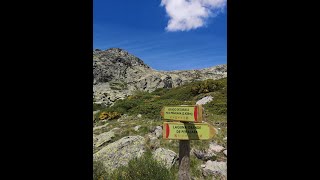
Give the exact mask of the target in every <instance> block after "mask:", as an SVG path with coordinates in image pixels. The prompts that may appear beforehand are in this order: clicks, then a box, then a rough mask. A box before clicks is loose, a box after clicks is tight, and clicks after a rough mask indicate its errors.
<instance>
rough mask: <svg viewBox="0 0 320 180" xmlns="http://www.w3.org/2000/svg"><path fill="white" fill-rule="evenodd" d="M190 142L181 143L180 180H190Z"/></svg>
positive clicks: (182, 141) (181, 141)
mask: <svg viewBox="0 0 320 180" xmlns="http://www.w3.org/2000/svg"><path fill="white" fill-rule="evenodd" d="M189 170H190V141H189V140H180V141H179V173H178V174H179V180H190V173H189Z"/></svg>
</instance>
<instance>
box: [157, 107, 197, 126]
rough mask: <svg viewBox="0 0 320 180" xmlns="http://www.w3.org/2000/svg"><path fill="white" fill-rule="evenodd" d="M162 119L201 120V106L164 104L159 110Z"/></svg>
mask: <svg viewBox="0 0 320 180" xmlns="http://www.w3.org/2000/svg"><path fill="white" fill-rule="evenodd" d="M160 114H161V116H162V118H163V119H167V120H176V121H184V122H202V106H201V105H196V106H164V107H163V108H162V110H161V112H160Z"/></svg>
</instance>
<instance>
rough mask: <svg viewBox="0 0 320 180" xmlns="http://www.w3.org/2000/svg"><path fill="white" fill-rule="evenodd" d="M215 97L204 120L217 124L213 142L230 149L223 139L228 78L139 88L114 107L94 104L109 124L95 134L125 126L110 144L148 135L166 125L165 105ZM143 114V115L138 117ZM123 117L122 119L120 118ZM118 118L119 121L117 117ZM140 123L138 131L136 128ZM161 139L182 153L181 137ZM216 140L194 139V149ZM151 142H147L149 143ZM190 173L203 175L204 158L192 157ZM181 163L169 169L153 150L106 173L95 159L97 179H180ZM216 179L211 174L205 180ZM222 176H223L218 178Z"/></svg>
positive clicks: (162, 143)
mask: <svg viewBox="0 0 320 180" xmlns="http://www.w3.org/2000/svg"><path fill="white" fill-rule="evenodd" d="M206 96H212V97H213V100H212V101H211V102H209V103H207V104H205V105H203V108H204V113H203V115H204V121H205V122H207V123H209V124H211V125H213V126H214V127H215V128H216V129H217V130H218V134H217V135H216V136H215V137H214V139H213V141H215V142H216V143H218V144H219V145H222V146H224V147H225V148H227V143H226V141H225V140H223V138H224V137H226V136H227V79H226V78H223V79H219V80H210V79H209V80H205V81H195V82H191V83H188V84H185V85H183V86H180V87H176V88H172V89H166V88H160V89H157V90H155V91H153V92H151V93H149V92H144V91H136V92H135V93H134V94H133V95H130V96H128V97H127V98H126V99H123V100H118V101H116V102H115V104H114V105H113V106H111V107H103V106H102V105H94V110H100V112H99V113H97V114H96V115H95V121H96V122H95V123H97V125H103V124H106V123H108V125H107V126H106V127H104V128H102V129H99V130H96V131H94V133H97V134H99V133H102V132H107V131H109V130H111V129H113V128H115V127H119V128H121V131H120V133H118V134H117V135H116V136H115V138H113V139H112V141H110V142H109V143H112V142H114V141H117V140H118V139H120V138H122V137H124V136H129V135H141V136H144V137H146V136H145V135H146V134H147V133H149V131H150V129H151V128H152V127H155V126H162V123H163V121H162V120H161V116H160V111H161V108H162V107H163V106H167V105H194V104H195V103H196V102H197V101H198V100H199V99H201V98H203V97H206ZM138 115H139V116H138ZM119 118H120V119H119ZM117 119H118V120H117ZM137 125H140V126H141V127H140V128H139V130H138V131H135V130H134V127H135V126H137ZM159 140H160V146H161V147H163V148H166V149H170V150H172V151H174V152H176V153H178V152H179V149H178V148H179V141H178V140H164V139H162V138H160V139H159ZM211 141H212V140H202V141H191V148H194V149H198V150H205V149H207V148H208V147H209V143H210V142H211ZM147 143H148V142H146V144H147ZM216 155H217V157H216V160H218V161H225V160H226V157H225V156H224V155H223V153H222V152H221V153H217V154H216ZM190 158H191V164H190V168H191V169H190V172H191V176H192V177H194V178H196V179H197V178H201V179H203V178H204V177H203V176H202V173H201V168H200V165H201V164H202V163H203V162H202V160H199V159H197V158H196V157H195V156H193V155H192V156H191V157H190ZM177 164H178V163H176V164H175V165H174V166H173V167H172V168H171V169H170V170H167V169H165V168H164V167H162V166H161V164H158V163H157V162H156V161H154V160H153V159H152V157H151V155H150V153H146V155H145V156H143V157H141V158H140V159H134V160H132V161H130V162H129V164H128V166H126V167H121V168H118V169H117V170H115V171H114V172H112V173H107V172H104V170H103V165H102V164H101V163H99V162H94V179H124V180H127V179H128V180H129V179H166V180H167V179H177V172H178V165H177ZM208 178H211V179H212V178H213V177H212V176H209V177H207V178H205V179H208ZM215 178H217V179H220V177H215Z"/></svg>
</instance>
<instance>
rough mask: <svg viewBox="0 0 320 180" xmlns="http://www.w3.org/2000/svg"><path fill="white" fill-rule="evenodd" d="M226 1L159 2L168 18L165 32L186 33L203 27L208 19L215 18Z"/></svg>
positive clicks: (188, 0) (177, 0)
mask: <svg viewBox="0 0 320 180" xmlns="http://www.w3.org/2000/svg"><path fill="white" fill-rule="evenodd" d="M226 1H227V0H161V6H164V7H165V9H166V12H167V14H168V16H169V18H170V19H169V22H168V25H167V27H166V30H167V31H188V30H191V29H196V28H199V27H202V26H204V25H205V23H206V20H207V19H208V18H209V17H214V16H216V15H217V14H218V13H219V12H221V11H222V10H223V9H224V7H225V6H226Z"/></svg>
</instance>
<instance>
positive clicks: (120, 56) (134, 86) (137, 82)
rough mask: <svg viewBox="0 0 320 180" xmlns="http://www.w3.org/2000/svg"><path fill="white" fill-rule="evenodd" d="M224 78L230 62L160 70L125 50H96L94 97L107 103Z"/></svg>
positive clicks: (97, 100)
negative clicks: (193, 68)
mask: <svg viewBox="0 0 320 180" xmlns="http://www.w3.org/2000/svg"><path fill="white" fill-rule="evenodd" d="M224 77H227V66H226V65H219V66H214V67H210V68H205V69H201V70H185V71H157V70H154V69H152V68H151V67H149V66H148V65H146V64H145V63H144V62H143V61H142V60H141V59H139V58H137V57H135V56H133V55H131V54H130V53H128V52H127V51H125V50H123V49H119V48H111V49H107V50H104V51H102V50H98V49H96V50H94V51H93V83H94V86H93V98H94V101H95V102H96V103H98V104H104V105H107V106H109V105H112V104H113V103H114V102H115V101H116V100H118V99H124V98H125V97H127V96H128V95H131V94H132V93H133V92H135V91H137V90H141V91H147V92H152V91H154V90H155V89H158V88H174V87H178V86H181V85H183V84H185V83H188V82H193V81H197V80H200V81H201V80H205V79H220V78H224Z"/></svg>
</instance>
